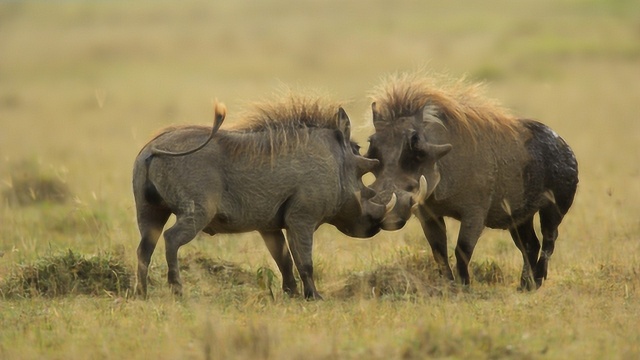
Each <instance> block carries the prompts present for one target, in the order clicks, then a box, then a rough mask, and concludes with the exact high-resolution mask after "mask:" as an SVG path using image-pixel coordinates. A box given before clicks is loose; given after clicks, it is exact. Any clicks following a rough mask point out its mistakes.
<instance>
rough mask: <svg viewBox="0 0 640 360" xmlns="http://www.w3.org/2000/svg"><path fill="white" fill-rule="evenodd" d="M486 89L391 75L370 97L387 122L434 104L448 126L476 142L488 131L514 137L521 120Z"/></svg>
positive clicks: (454, 81) (424, 76) (465, 83)
mask: <svg viewBox="0 0 640 360" xmlns="http://www.w3.org/2000/svg"><path fill="white" fill-rule="evenodd" d="M482 87H483V86H482V84H481V83H469V82H468V81H466V79H465V78H461V79H450V78H447V77H445V76H442V75H440V76H438V75H431V74H427V73H425V72H421V71H419V72H413V73H401V74H395V75H391V76H388V77H387V78H386V79H384V80H383V81H382V83H381V84H380V85H379V86H377V87H376V88H375V89H374V91H373V92H372V94H371V95H370V97H371V99H372V100H373V101H374V102H375V103H376V108H377V111H378V112H379V113H380V115H381V117H382V119H384V121H389V122H392V121H393V120H394V119H397V118H399V117H403V116H412V115H414V114H416V113H417V112H418V111H420V110H421V109H422V108H423V107H424V106H425V105H432V106H434V107H435V108H436V109H437V111H438V112H439V113H440V114H441V115H444V116H443V117H444V119H442V120H445V121H446V124H447V126H449V127H454V128H455V130H454V131H456V132H458V133H460V134H461V135H464V134H466V135H468V136H470V137H471V138H472V139H473V140H475V139H476V135H477V134H478V133H480V132H482V131H485V130H490V131H492V132H497V133H503V134H505V135H514V133H515V132H517V129H518V122H517V121H516V119H517V118H516V117H515V116H513V115H511V113H510V112H509V111H508V110H507V109H505V108H503V107H502V106H501V105H500V104H499V103H498V102H497V101H495V100H492V99H489V98H487V97H485V96H483V94H482Z"/></svg>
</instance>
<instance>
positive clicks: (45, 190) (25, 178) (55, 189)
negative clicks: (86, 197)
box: [2, 161, 72, 206]
mask: <svg viewBox="0 0 640 360" xmlns="http://www.w3.org/2000/svg"><path fill="white" fill-rule="evenodd" d="M9 171H10V172H11V185H10V186H9V188H8V189H5V190H4V191H3V192H2V195H3V197H4V198H5V199H6V200H7V202H8V203H9V204H10V205H18V206H28V205H32V204H37V203H42V202H51V203H65V202H67V201H69V200H70V199H71V197H72V194H71V190H70V189H69V186H68V185H67V184H66V183H65V182H64V181H63V180H62V179H60V177H59V176H56V175H55V174H52V173H51V172H47V171H45V170H43V169H42V168H41V167H40V165H39V163H38V162H36V161H22V162H18V163H16V164H14V165H12V166H11V167H10V169H9Z"/></svg>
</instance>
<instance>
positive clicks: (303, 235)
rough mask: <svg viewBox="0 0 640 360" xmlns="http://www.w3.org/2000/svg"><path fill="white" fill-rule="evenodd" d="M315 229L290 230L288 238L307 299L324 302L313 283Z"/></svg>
mask: <svg viewBox="0 0 640 360" xmlns="http://www.w3.org/2000/svg"><path fill="white" fill-rule="evenodd" d="M313 229H314V227H311V228H310V229H297V228H289V229H288V230H287V237H288V239H289V246H290V248H291V255H293V261H294V262H295V264H296V267H297V268H298V273H299V274H300V279H301V280H302V285H303V288H304V297H305V299H307V300H322V296H320V294H319V293H318V291H317V290H316V285H315V282H314V281H313V258H312V248H313Z"/></svg>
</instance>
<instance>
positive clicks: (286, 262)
mask: <svg viewBox="0 0 640 360" xmlns="http://www.w3.org/2000/svg"><path fill="white" fill-rule="evenodd" d="M260 234H261V235H262V238H263V239H264V242H265V244H266V245H267V248H268V249H269V252H270V253H271V256H272V257H273V260H275V262H276V265H278V269H280V274H282V290H283V291H284V292H285V293H287V294H289V295H291V296H295V295H298V285H297V284H296V279H295V277H294V276H293V261H292V260H291V253H289V248H288V247H287V242H286V241H285V239H284V234H283V233H282V230H278V231H272V232H260Z"/></svg>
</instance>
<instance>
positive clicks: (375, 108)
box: [371, 101, 382, 127]
mask: <svg viewBox="0 0 640 360" xmlns="http://www.w3.org/2000/svg"><path fill="white" fill-rule="evenodd" d="M371 115H372V116H373V126H374V127H377V126H376V124H378V123H380V122H382V116H381V115H380V113H379V112H378V105H377V104H376V102H375V101H374V102H372V103H371Z"/></svg>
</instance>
